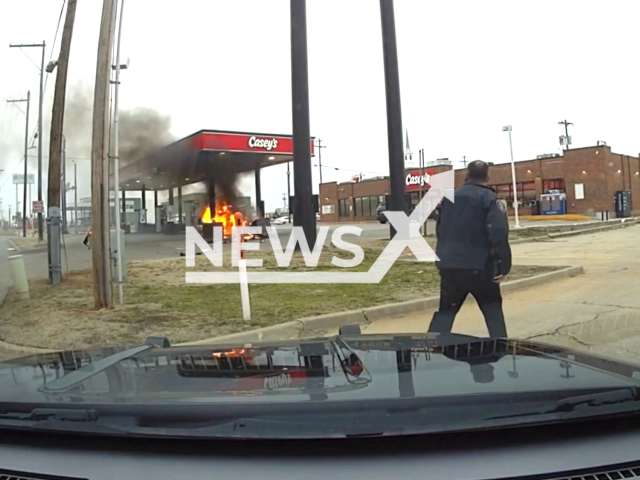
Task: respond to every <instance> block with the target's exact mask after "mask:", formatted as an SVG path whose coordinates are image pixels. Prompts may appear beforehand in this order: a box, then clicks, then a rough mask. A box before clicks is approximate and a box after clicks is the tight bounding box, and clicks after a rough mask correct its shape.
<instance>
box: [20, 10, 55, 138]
mask: <svg viewBox="0 0 640 480" xmlns="http://www.w3.org/2000/svg"><path fill="white" fill-rule="evenodd" d="M65 4H66V0H62V8H61V9H60V15H59V16H58V24H57V25H56V33H55V35H54V36H53V44H52V45H51V54H50V55H49V63H51V60H53V53H54V52H55V46H56V41H57V40H58V32H59V30H60V22H61V21H62V14H63V13H64V7H65ZM20 50H22V49H20ZM23 53H24V52H23ZM25 55H26V53H25ZM27 57H28V58H29V60H31V58H30V57H29V56H28V55H27ZM31 62H32V63H34V62H33V60H31ZM36 68H37V69H38V70H40V67H38V66H37V65H36ZM41 75H44V72H41ZM48 82H49V74H48V73H47V76H46V77H45V78H44V88H43V91H42V95H43V96H44V95H45V94H46V93H47V83H48ZM38 121H40V119H38ZM37 125H38V124H37V122H36V127H35V128H34V130H33V133H32V134H31V145H30V146H29V148H33V147H34V145H35V143H36V133H37V131H38V126H37Z"/></svg>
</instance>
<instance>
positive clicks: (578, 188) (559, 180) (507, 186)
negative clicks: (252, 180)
mask: <svg viewBox="0 0 640 480" xmlns="http://www.w3.org/2000/svg"><path fill="white" fill-rule="evenodd" d="M452 168H453V166H452V165H451V162H450V161H448V160H447V159H443V160H442V161H434V162H427V164H426V168H425V169H424V170H420V169H416V168H407V169H406V170H405V181H406V185H405V187H406V192H407V195H408V196H410V197H411V203H412V204H414V205H415V204H417V202H418V201H419V194H420V193H419V192H420V185H419V179H420V177H421V176H423V175H435V174H437V173H441V172H444V171H447V170H451V169H452ZM515 170H516V188H517V197H518V202H519V213H520V215H537V214H544V212H543V211H540V205H541V203H540V200H541V197H544V195H545V194H555V193H558V194H560V195H559V196H562V197H566V198H565V201H564V204H565V205H566V208H565V212H564V213H574V214H583V215H588V216H593V217H599V218H600V217H602V216H606V214H607V212H609V215H610V218H613V217H614V216H615V215H616V213H615V212H616V197H617V192H621V191H623V192H628V193H627V194H626V197H627V198H628V199H629V201H628V203H629V207H630V208H629V210H630V211H631V212H640V160H639V158H638V157H633V156H630V155H621V154H618V153H613V152H612V151H611V147H609V146H607V145H597V146H595V147H585V148H572V149H570V150H565V151H564V152H563V154H548V155H539V156H538V157H537V158H536V159H534V160H525V161H518V162H515ZM465 177H466V169H465V168H460V169H455V186H456V188H458V187H460V186H461V185H462V184H464V181H465ZM489 185H490V186H491V187H492V188H493V189H494V190H495V191H496V192H497V194H498V197H499V198H502V199H504V200H506V201H507V204H508V205H509V207H510V208H509V210H510V212H509V213H510V214H511V215H513V209H512V208H511V206H512V204H513V183H512V178H511V163H501V164H499V165H491V166H490V168H489ZM426 188H427V187H423V189H424V190H423V191H426ZM388 193H389V179H388V177H377V178H372V179H366V180H358V181H352V182H345V183H336V182H331V183H324V184H322V185H320V195H319V197H320V199H319V201H320V215H321V217H320V220H321V221H323V222H353V221H356V222H357V221H371V220H375V218H376V217H375V215H376V208H377V206H378V205H379V204H380V203H384V201H385V196H386V195H387V194H388ZM547 213H549V212H547ZM603 213H604V215H603Z"/></svg>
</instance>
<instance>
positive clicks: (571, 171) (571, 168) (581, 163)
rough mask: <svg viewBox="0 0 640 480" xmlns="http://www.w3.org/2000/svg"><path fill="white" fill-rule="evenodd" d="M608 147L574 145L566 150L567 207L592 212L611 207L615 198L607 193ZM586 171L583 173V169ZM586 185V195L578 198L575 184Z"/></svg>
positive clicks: (569, 209)
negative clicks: (577, 146)
mask: <svg viewBox="0 0 640 480" xmlns="http://www.w3.org/2000/svg"><path fill="white" fill-rule="evenodd" d="M610 151H611V150H610V149H609V147H606V146H600V147H588V148H573V149H570V150H565V151H564V159H565V161H564V171H565V182H566V188H567V211H568V212H569V213H580V214H586V215H589V214H592V213H594V212H601V211H605V210H609V211H611V207H612V202H611V198H610V197H609V195H608V194H607V190H608V186H607V169H606V158H607V155H608V153H610ZM583 172H584V173H583ZM580 183H582V184H583V185H584V197H585V198H584V199H583V200H576V198H575V185H576V184H580Z"/></svg>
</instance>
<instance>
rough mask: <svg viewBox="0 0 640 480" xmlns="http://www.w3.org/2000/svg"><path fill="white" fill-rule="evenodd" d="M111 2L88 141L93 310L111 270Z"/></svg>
mask: <svg viewBox="0 0 640 480" xmlns="http://www.w3.org/2000/svg"><path fill="white" fill-rule="evenodd" d="M114 8H115V2H114V0H103V2H102V18H101V22H100V33H99V39H98V59H97V65H96V82H95V89H94V97H93V131H92V138H91V167H92V168H91V254H92V261H93V262H92V275H93V299H94V305H95V307H96V308H98V309H99V308H105V307H106V308H110V307H112V305H113V299H112V296H111V269H110V258H109V257H110V255H109V238H108V234H109V223H108V222H109V185H108V180H109V179H108V176H107V173H106V172H107V171H108V169H107V167H108V151H109V138H108V132H109V112H108V108H109V90H110V89H109V78H110V72H111V49H112V46H113V29H112V25H113V23H114Z"/></svg>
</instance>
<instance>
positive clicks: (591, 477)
mask: <svg viewBox="0 0 640 480" xmlns="http://www.w3.org/2000/svg"><path fill="white" fill-rule="evenodd" d="M626 478H630V479H638V478H640V462H634V463H625V464H617V465H609V466H606V467H597V468H590V469H582V470H573V471H568V472H558V473H552V474H546V475H527V476H523V477H512V478H510V479H503V480H623V479H626ZM0 480H2V479H0Z"/></svg>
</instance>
